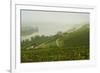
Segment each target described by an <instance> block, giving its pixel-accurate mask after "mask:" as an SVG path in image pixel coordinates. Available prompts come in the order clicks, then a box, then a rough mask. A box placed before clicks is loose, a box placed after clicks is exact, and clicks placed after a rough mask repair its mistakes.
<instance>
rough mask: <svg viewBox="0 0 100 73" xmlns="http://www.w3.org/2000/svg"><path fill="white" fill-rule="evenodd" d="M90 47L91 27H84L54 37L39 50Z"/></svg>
mask: <svg viewBox="0 0 100 73" xmlns="http://www.w3.org/2000/svg"><path fill="white" fill-rule="evenodd" d="M82 46H83V47H89V25H88V24H86V25H82V26H81V27H80V28H78V29H76V30H75V29H74V31H73V32H70V33H69V32H64V33H62V34H61V35H57V34H56V35H55V36H52V37H51V38H50V39H49V40H48V41H47V42H44V43H42V45H41V44H40V45H39V46H38V48H46V47H58V48H66V47H82Z"/></svg>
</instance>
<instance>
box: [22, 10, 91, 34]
mask: <svg viewBox="0 0 100 73" xmlns="http://www.w3.org/2000/svg"><path fill="white" fill-rule="evenodd" d="M87 23H89V13H74V12H49V11H32V10H21V25H22V29H23V26H31V27H38V28H39V33H41V34H44V35H52V34H55V33H56V32H58V31H67V30H68V29H70V28H71V27H73V26H77V25H79V24H87Z"/></svg>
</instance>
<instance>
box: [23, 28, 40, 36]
mask: <svg viewBox="0 0 100 73" xmlns="http://www.w3.org/2000/svg"><path fill="white" fill-rule="evenodd" d="M36 32H38V28H37V27H31V26H22V28H21V35H22V36H27V35H31V34H32V33H36Z"/></svg>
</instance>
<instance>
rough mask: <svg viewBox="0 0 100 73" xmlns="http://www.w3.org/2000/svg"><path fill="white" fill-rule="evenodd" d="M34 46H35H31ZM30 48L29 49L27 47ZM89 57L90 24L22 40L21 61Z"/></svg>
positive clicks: (82, 58) (81, 58)
mask: <svg viewBox="0 0 100 73" xmlns="http://www.w3.org/2000/svg"><path fill="white" fill-rule="evenodd" d="M30 46H34V47H33V48H29V47H30ZM27 48H29V49H27ZM86 59H89V26H87V25H84V26H82V27H81V28H79V29H77V30H74V31H73V32H64V33H62V32H58V33H57V34H56V35H54V36H36V37H32V38H31V40H25V41H22V42H21V62H24V63H25V62H44V61H65V60H86Z"/></svg>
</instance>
